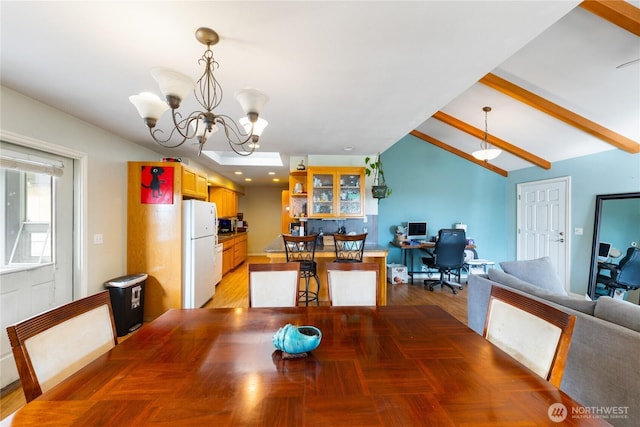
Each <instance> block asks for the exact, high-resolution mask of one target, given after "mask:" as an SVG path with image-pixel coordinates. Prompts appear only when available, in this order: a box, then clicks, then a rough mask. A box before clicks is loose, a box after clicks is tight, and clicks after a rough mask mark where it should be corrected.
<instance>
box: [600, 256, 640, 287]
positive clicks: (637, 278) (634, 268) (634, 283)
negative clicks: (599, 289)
mask: <svg viewBox="0 0 640 427" xmlns="http://www.w3.org/2000/svg"><path fill="white" fill-rule="evenodd" d="M610 270H611V276H605V275H600V274H599V275H598V276H597V277H596V286H597V284H598V283H601V284H603V285H604V286H605V289H606V290H607V291H608V294H609V296H613V295H614V293H615V291H616V289H624V290H625V291H629V290H633V289H638V288H640V248H629V249H627V254H626V255H625V256H624V258H622V260H621V261H620V262H619V263H618V266H617V267H612V268H610Z"/></svg>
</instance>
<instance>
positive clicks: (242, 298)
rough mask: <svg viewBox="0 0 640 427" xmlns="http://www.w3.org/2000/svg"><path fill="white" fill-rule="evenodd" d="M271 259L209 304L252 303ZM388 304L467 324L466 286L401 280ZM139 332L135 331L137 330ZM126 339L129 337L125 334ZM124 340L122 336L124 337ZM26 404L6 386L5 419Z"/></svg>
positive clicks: (231, 281) (243, 268)
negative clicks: (260, 272) (254, 279)
mask: <svg viewBox="0 0 640 427" xmlns="http://www.w3.org/2000/svg"><path fill="white" fill-rule="evenodd" d="M259 262H269V259H268V258H267V257H249V259H248V260H247V262H246V263H244V264H241V265H240V266H238V267H237V268H236V269H234V270H233V271H231V272H229V273H227V274H225V276H224V278H223V279H222V282H220V284H219V285H218V286H217V288H216V293H215V295H214V297H213V298H212V299H211V301H209V302H208V303H207V304H206V305H205V308H222V307H248V306H249V298H248V286H247V283H248V282H247V263H259ZM387 304H388V305H438V306H440V307H442V308H443V309H444V310H445V311H447V312H449V313H450V314H451V315H452V316H453V317H455V318H456V319H458V320H459V321H461V322H463V323H464V324H465V325H466V324H467V295H466V287H465V290H463V291H458V294H456V295H454V294H453V293H452V292H451V290H450V289H448V288H445V289H441V288H440V287H437V288H435V290H434V291H433V292H430V291H429V290H428V288H425V287H424V286H423V285H422V280H418V279H416V283H415V284H413V285H409V284H400V285H391V284H389V285H388V286H387ZM134 333H135V332H134ZM123 338H124V339H126V337H123ZM121 340H122V338H121ZM24 404H25V399H24V395H23V394H22V388H21V387H20V383H19V382H16V383H14V384H12V385H9V386H7V387H5V388H4V389H2V392H1V398H0V419H4V418H5V417H7V416H8V415H9V414H11V413H13V412H14V411H16V410H17V409H19V408H20V407H22V406H23V405H24Z"/></svg>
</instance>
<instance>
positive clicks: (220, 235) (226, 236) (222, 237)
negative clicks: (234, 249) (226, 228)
mask: <svg viewBox="0 0 640 427" xmlns="http://www.w3.org/2000/svg"><path fill="white" fill-rule="evenodd" d="M246 234H247V232H246V231H240V232H236V231H234V232H231V233H218V242H220V243H222V242H224V241H225V240H230V239H233V238H234V237H237V236H240V235H246Z"/></svg>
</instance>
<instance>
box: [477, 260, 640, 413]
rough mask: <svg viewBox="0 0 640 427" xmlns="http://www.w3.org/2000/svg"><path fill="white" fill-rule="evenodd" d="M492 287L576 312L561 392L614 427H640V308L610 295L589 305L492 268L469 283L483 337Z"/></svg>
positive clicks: (581, 299)
mask: <svg viewBox="0 0 640 427" xmlns="http://www.w3.org/2000/svg"><path fill="white" fill-rule="evenodd" d="M501 265H502V264H501ZM503 268H504V266H503ZM546 283H548V281H547V282H546ZM492 285H497V286H502V287H505V288H508V289H510V290H514V291H516V292H519V293H523V294H525V295H527V296H529V297H531V298H534V299H538V300H541V301H543V302H545V303H548V304H549V305H552V306H555V307H557V308H559V309H561V310H562V311H565V312H567V313H571V314H574V315H575V316H576V323H575V327H574V331H573V337H572V340H571V347H570V349H569V355H568V357H567V364H566V367H565V372H564V376H563V378H562V383H561V385H560V389H561V390H562V391H564V392H565V393H567V394H568V395H569V396H571V397H572V398H573V399H575V400H576V401H578V402H580V403H581V404H582V405H584V406H586V407H588V408H590V410H591V411H592V412H599V413H600V417H601V418H604V419H606V420H607V421H608V422H609V423H611V424H612V425H614V426H638V425H640V306H638V305H635V304H632V303H629V302H626V301H620V300H614V299H612V298H609V297H600V298H599V299H598V300H597V301H585V300H584V298H578V297H572V296H569V295H566V293H565V294H564V295H563V293H562V292H560V293H558V292H554V291H553V290H549V289H545V288H544V287H543V286H540V283H537V284H532V283H531V282H527V281H524V280H522V279H521V278H518V277H516V276H513V275H510V274H507V273H505V272H503V271H501V270H498V269H491V270H489V272H488V274H487V275H471V276H469V279H468V324H469V327H470V328H471V329H473V330H474V331H476V332H477V333H478V334H480V335H482V334H483V332H484V323H485V318H486V313H487V307H488V304H489V295H490V292H491V286H492ZM571 410H572V409H571V408H568V411H569V414H570V416H571ZM582 416H583V417H584V415H582Z"/></svg>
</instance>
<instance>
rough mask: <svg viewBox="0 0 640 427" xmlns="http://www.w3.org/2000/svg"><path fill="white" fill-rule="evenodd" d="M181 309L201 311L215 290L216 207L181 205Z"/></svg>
mask: <svg viewBox="0 0 640 427" xmlns="http://www.w3.org/2000/svg"><path fill="white" fill-rule="evenodd" d="M182 206H183V207H182V235H183V248H182V253H183V268H182V271H183V273H182V275H183V278H182V308H200V307H202V306H203V305H204V304H205V303H206V302H207V301H209V299H211V298H212V297H213V294H214V293H215V290H216V278H215V271H216V266H215V263H216V253H215V248H216V245H217V244H218V214H217V212H216V204H215V203H209V202H203V201H200V200H184V201H183V202H182Z"/></svg>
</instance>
